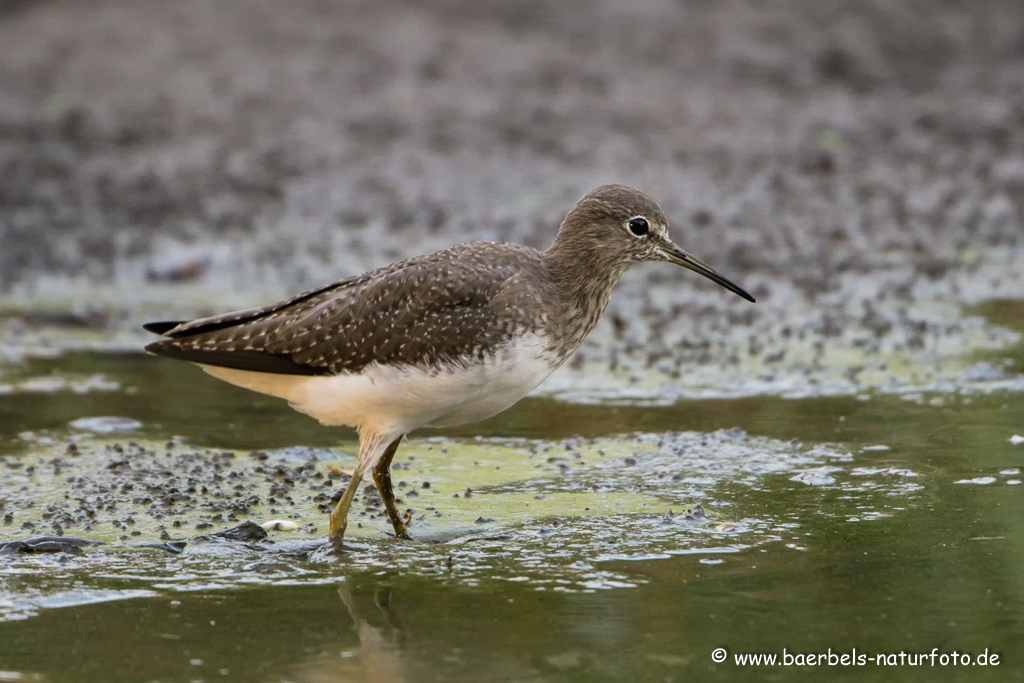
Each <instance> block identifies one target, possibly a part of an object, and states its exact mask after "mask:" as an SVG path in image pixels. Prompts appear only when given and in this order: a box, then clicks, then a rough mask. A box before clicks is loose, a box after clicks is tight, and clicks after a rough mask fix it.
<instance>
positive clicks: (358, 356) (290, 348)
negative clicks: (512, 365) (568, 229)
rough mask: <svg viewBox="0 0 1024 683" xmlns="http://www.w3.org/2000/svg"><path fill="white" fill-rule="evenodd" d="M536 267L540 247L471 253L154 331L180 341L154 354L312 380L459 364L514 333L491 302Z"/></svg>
mask: <svg viewBox="0 0 1024 683" xmlns="http://www.w3.org/2000/svg"><path fill="white" fill-rule="evenodd" d="M496 249H497V250H500V252H501V253H500V254H495V250H496ZM495 256H500V258H497V259H496V258H495ZM531 268H539V253H538V252H536V251H533V250H531V249H528V248H525V247H511V246H510V245H495V244H486V243H477V244H470V245H464V246H462V247H455V248H453V249H449V250H447V251H444V252H438V253H436V254H430V255H428V256H422V257H419V258H415V259H410V260H408V261H403V262H400V263H396V264H394V265H392V266H388V267H386V268H382V269H380V270H377V271H372V272H370V273H367V274H366V275H362V276H359V277H356V278H351V279H348V280H342V281H341V282H337V283H334V284H332V285H327V286H325V287H321V288H319V289H316V290H313V291H311V292H306V293H305V294H301V295H299V296H297V297H294V298H292V299H289V300H288V301H284V302H281V303H279V304H275V305H272V306H267V307H265V308H260V309H252V310H249V311H240V312H237V313H228V314H226V315H221V316H215V317H211V318H203V319H200V320H195V321H192V322H187V323H184V324H177V325H172V324H171V323H151V324H150V325H149V326H147V329H150V330H151V331H155V332H159V333H163V334H165V335H167V336H168V337H170V339H165V340H163V341H159V342H155V343H153V344H150V345H149V346H147V347H146V350H147V351H151V352H152V353H156V354H159V355H164V356H169V357H172V358H178V359H181V360H188V361H192V362H196V363H205V364H209V365H219V366H223V367H231V368H238V369H242V370H255V371H259V372H273V373H285V374H305V375H320V374H333V373H337V372H358V371H359V370H361V369H362V368H363V367H365V366H366V365H368V364H369V363H372V362H374V361H377V362H382V363H391V364H409V365H412V364H424V363H436V362H447V363H459V362H460V361H462V360H463V359H464V358H465V357H467V356H473V355H481V354H482V353H483V349H484V348H486V347H487V346H489V345H494V344H496V343H499V342H500V341H502V340H504V339H507V338H508V337H509V336H510V335H511V334H512V333H513V332H514V330H513V328H514V327H515V325H516V321H515V320H514V319H502V320H497V319H495V317H494V316H493V310H492V307H491V304H492V302H493V300H494V298H495V297H496V296H498V295H499V294H501V293H502V291H503V290H504V289H505V287H506V283H507V282H509V281H510V280H512V279H515V276H516V275H517V274H518V273H521V272H523V270H527V269H531ZM502 298H507V296H506V297H502Z"/></svg>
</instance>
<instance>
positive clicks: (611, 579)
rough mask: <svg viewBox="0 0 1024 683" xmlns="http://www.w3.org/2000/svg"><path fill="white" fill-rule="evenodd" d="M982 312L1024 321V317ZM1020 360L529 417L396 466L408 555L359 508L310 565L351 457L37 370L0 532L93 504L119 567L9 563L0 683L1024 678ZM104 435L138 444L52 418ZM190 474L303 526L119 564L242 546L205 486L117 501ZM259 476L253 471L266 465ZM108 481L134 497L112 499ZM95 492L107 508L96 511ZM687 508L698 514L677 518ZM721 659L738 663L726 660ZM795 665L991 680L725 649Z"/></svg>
mask: <svg viewBox="0 0 1024 683" xmlns="http://www.w3.org/2000/svg"><path fill="white" fill-rule="evenodd" d="M982 312H983V313H984V314H985V315H986V316H988V317H990V319H992V320H994V321H996V322H1000V323H1001V324H1005V325H1010V326H1019V323H1017V321H1019V320H1021V319H1024V310H1022V307H1021V305H1020V304H1005V303H1004V304H992V305H990V306H988V307H985V308H983V309H982ZM1022 358H1024V354H1021V352H1020V349H1016V350H1012V351H1010V352H1002V353H999V354H991V353H986V354H985V355H983V356H982V355H979V357H978V358H977V359H975V360H977V361H978V362H979V363H982V362H987V363H994V364H999V366H1000V367H1002V368H1003V372H1002V373H1001V377H1000V378H999V379H998V380H997V379H993V380H992V381H985V378H980V381H976V382H970V383H964V384H962V385H959V386H955V387H951V388H950V390H949V391H945V392H933V393H918V392H913V393H905V394H900V393H892V394H872V395H870V396H861V397H856V396H850V397H829V398H811V399H802V400H787V399H781V398H772V397H758V398H748V399H739V400H717V401H691V402H682V403H678V404H675V405H672V406H640V405H637V406H623V405H616V406H602V405H573V404H566V403H560V402H557V401H553V400H549V399H530V400H527V401H524V402H522V403H521V404H520V405H518V406H516V407H515V408H513V409H512V410H510V411H508V412H506V413H504V414H503V415H501V416H498V417H496V418H494V419H492V420H490V421H488V422H486V423H481V424H478V425H471V426H468V427H466V428H462V429H460V430H450V431H447V432H424V433H421V434H418V435H414V437H413V438H412V439H411V440H410V441H409V443H407V444H406V445H405V446H404V447H403V449H402V450H400V451H399V456H398V458H397V459H396V463H398V462H401V469H400V470H397V471H396V473H395V477H396V480H405V485H402V484H400V485H399V489H400V492H399V496H400V497H403V492H405V496H406V499H405V502H404V504H405V505H407V506H408V507H410V508H412V509H414V510H415V512H416V515H417V516H416V517H415V518H414V521H413V524H412V526H411V529H410V530H411V532H412V533H413V535H414V536H416V537H417V538H418V539H419V542H415V543H402V542H397V541H395V540H394V539H391V538H389V536H388V535H387V532H388V531H389V529H388V525H387V523H386V521H385V520H384V519H382V518H380V517H379V516H377V515H376V514H375V513H374V512H373V510H372V506H367V507H366V508H363V507H362V506H357V507H359V510H358V511H356V512H357V514H356V515H355V516H354V521H357V522H358V523H359V524H360V525H361V526H359V527H358V528H356V529H354V530H353V534H352V542H353V545H354V546H355V550H354V551H353V552H351V553H350V554H349V555H347V556H346V557H343V558H340V559H334V560H329V561H322V562H310V561H307V560H306V559H305V557H304V556H303V555H302V554H301V553H299V552H298V551H297V550H296V549H297V548H300V547H305V546H309V545H311V544H313V543H314V542H315V541H316V539H318V538H320V536H321V535H322V534H323V530H324V527H325V524H324V519H323V516H322V514H320V513H319V512H318V511H317V507H316V505H315V504H314V503H313V502H311V500H312V498H311V497H312V495H313V493H314V492H315V491H316V490H318V488H317V487H318V486H319V487H322V485H323V478H322V476H321V475H322V473H323V472H325V471H326V470H327V467H328V466H336V467H338V468H342V469H344V468H345V467H346V466H347V464H350V463H351V461H352V459H353V456H354V445H355V444H354V441H352V439H351V435H349V434H344V435H339V433H338V431H337V430H329V429H325V428H322V427H319V426H318V425H316V424H314V423H313V422H312V421H310V420H308V419H307V418H304V417H302V416H299V415H296V414H294V413H293V412H292V411H290V410H289V409H287V408H286V407H284V406H283V405H281V404H279V403H278V402H276V401H272V400H269V399H264V398H262V397H259V396H254V395H252V394H249V393H247V392H243V391H240V390H236V389H234V388H232V387H228V386H226V385H222V384H220V383H217V382H215V381H213V380H211V379H209V378H207V377H206V376H205V375H203V374H202V373H201V372H199V371H198V370H195V369H193V368H191V367H188V366H185V365H183V364H178V363H173V362H163V361H158V360H155V359H152V358H147V357H144V356H141V355H113V354H111V355H101V354H70V355H64V356H61V357H58V358H54V359H49V360H35V361H31V362H30V363H28V364H25V365H22V366H17V367H14V368H10V369H7V370H6V373H7V374H6V375H5V376H4V377H3V378H2V379H3V381H4V382H5V383H6V384H7V385H8V386H11V387H13V388H14V389H13V390H12V392H11V393H9V394H8V395H0V458H2V460H0V465H3V467H0V482H2V485H3V488H2V489H0V490H2V491H3V493H2V494H0V495H2V498H0V518H3V516H4V515H5V514H7V515H10V516H11V519H10V521H6V520H4V521H0V542H2V541H5V540H14V539H24V538H27V537H29V536H33V535H40V534H45V533H52V532H53V529H52V528H51V525H52V524H53V523H54V519H55V518H54V517H53V516H52V515H51V516H49V517H47V516H46V515H47V507H46V506H47V504H51V505H55V506H57V507H58V508H59V507H60V506H61V505H64V504H65V503H67V506H68V507H67V509H68V510H72V511H73V510H74V509H75V506H76V505H84V504H86V503H87V504H88V505H92V506H94V510H93V511H94V513H95V514H94V515H93V517H92V518H91V519H90V521H89V522H88V525H86V524H83V523H82V522H80V521H75V520H74V515H73V514H72V515H70V516H69V517H68V518H67V519H70V520H71V521H70V522H69V523H68V524H67V525H66V526H65V527H63V528H62V530H63V531H64V532H65V533H67V534H68V535H71V536H81V537H85V538H94V539H100V540H104V541H108V542H109V543H110V545H108V546H101V547H96V548H90V549H88V550H87V552H86V553H85V554H84V555H80V556H68V555H62V554H54V555H51V554H36V555H16V556H12V557H0V618H2V619H3V620H4V621H3V622H2V623H0V680H47V681H63V680H69V681H70V680H74V681H138V680H162V681H172V680H173V681H178V680H180V681H191V680H239V681H320V680H324V681H326V680H389V681H402V680H409V681H421V680H509V681H535V680H536V681H541V680H566V681H573V680H580V681H584V680H586V681H591V680H630V681H632V680H643V681H647V680H650V681H672V680H675V681H681V680H692V679H697V680H705V679H707V680H763V679H765V678H778V679H781V680H789V679H791V678H794V677H800V676H801V675H803V676H804V677H806V678H809V679H821V678H826V677H827V678H829V679H835V680H887V681H888V680H923V679H926V678H928V679H936V678H937V679H942V680H964V679H967V678H969V679H970V680H999V681H1005V680H1021V679H1022V678H1024V673H1022V671H1024V659H1022V657H1021V655H1020V648H1019V644H1020V642H1022V637H1024V578H1022V577H1024V574H1022V573H1021V572H1020V569H1019V568H1020V566H1021V564H1022V560H1024V557H1022V556H1024V546H1022V540H1024V521H1022V519H1024V518H1022V515H1021V495H1024V486H1021V485H1020V482H1021V480H1024V476H1022V475H1021V470H1022V466H1024V445H1014V444H1013V443H1011V441H1010V438H1011V437H1012V436H1013V435H1015V434H1024V401H1022V400H1021V394H1020V393H1019V392H1016V391H1013V390H1011V389H1012V387H1014V386H1016V385H1015V384H1014V381H1015V380H1016V379H1017V378H1019V375H1020V373H1021V372H1022V371H1024V363H1022ZM110 415H113V416H120V417H123V418H129V419H130V420H134V421H137V423H138V425H139V426H138V428H135V429H131V427H132V424H131V423H130V422H127V421H125V422H121V423H105V422H102V421H101V422H99V423H96V424H92V425H90V424H89V423H85V425H84V426H85V427H90V426H91V427H92V428H93V429H97V428H99V427H102V426H103V425H110V426H112V427H121V428H128V429H130V431H127V432H117V431H115V432H112V433H105V434H96V433H94V432H90V431H88V430H86V429H81V428H78V429H76V428H73V427H71V426H69V425H70V423H71V422H73V421H75V420H79V419H81V418H88V417H96V416H110ZM76 424H78V425H79V426H80V427H81V426H82V423H76ZM581 435H584V436H585V437H586V438H580V436H581ZM175 437H181V438H175ZM168 441H172V443H171V444H170V445H169V446H168V445H167V442H168ZM129 442H131V443H133V444H134V445H129ZM70 443H74V444H75V448H76V449H77V450H78V454H77V455H69V454H68V445H69V444H70ZM253 449H259V450H260V451H262V452H264V453H265V460H259V459H258V458H257V459H254V458H253V456H252V454H251V453H250V451H251V450H253ZM225 450H230V451H231V452H232V453H234V456H233V457H231V458H227V457H226V456H221V455H220V454H221V453H222V452H223V451H225ZM55 461H59V465H55ZM184 463H187V467H198V468H199V469H198V470H195V472H194V476H195V477H199V478H200V479H202V477H204V476H207V475H208V474H209V467H210V466H211V463H219V464H220V465H221V466H222V469H220V470H218V472H219V473H221V474H223V478H224V479H225V480H226V479H228V478H230V477H231V476H232V474H231V473H235V474H236V475H237V476H238V477H239V478H244V477H247V476H251V479H246V480H245V484H244V487H245V488H246V493H247V494H248V493H251V494H254V495H258V496H259V497H261V501H260V502H259V503H256V504H253V505H252V506H251V507H249V508H247V509H246V510H245V511H244V513H241V512H240V513H239V514H238V515H236V516H238V517H239V518H240V519H245V518H248V517H251V518H253V519H254V521H256V522H262V521H265V520H266V519H268V518H271V517H273V516H281V517H286V518H288V517H294V518H295V519H296V521H297V522H299V523H300V524H301V525H302V528H301V529H300V530H299V531H298V532H296V533H294V534H291V535H289V534H285V533H283V532H275V533H274V534H272V537H271V540H272V541H274V543H269V542H268V543H264V544H262V546H260V547H251V548H248V547H243V546H241V545H240V544H220V543H217V542H214V541H206V542H203V541H193V542H192V543H190V544H189V545H188V546H187V547H186V551H185V552H184V553H182V554H180V555H174V554H171V553H168V552H166V551H163V550H158V549H140V548H138V547H136V546H138V545H139V544H142V543H144V542H147V541H154V542H159V541H160V538H159V536H158V534H159V533H160V531H161V530H164V531H170V532H171V533H170V536H171V537H172V538H183V539H184V538H189V537H190V536H195V535H196V534H199V533H202V530H201V529H196V528H195V527H196V525H197V524H199V525H202V524H211V525H212V528H210V530H211V531H213V530H216V529H217V528H225V527H227V526H230V523H229V520H228V519H225V518H223V517H222V518H221V520H220V522H215V521H210V520H212V519H213V518H214V515H215V514H216V511H214V510H212V509H210V508H209V507H204V505H206V504H207V503H208V500H209V499H212V498H213V497H214V496H213V493H208V494H207V496H205V497H204V496H203V495H202V494H201V493H200V494H197V495H195V496H194V497H193V499H192V502H191V503H190V504H179V505H178V506H177V507H175V506H170V507H168V508H167V509H166V510H164V511H163V512H165V513H166V516H161V515H157V514H152V513H151V510H152V508H151V507H147V505H149V504H142V503H134V502H133V500H132V497H133V495H134V493H132V492H128V493H126V492H125V491H126V489H124V488H123V487H124V484H125V483H126V482H135V485H139V484H138V482H143V481H149V480H148V479H146V477H155V478H156V480H159V479H160V477H161V476H164V475H161V472H166V473H167V474H166V477H172V476H185V474H183V472H182V471H173V472H172V469H173V468H176V467H177V468H181V469H184V468H186V464H184ZM204 463H205V465H204ZM257 463H259V464H257ZM307 463H311V466H310V469H309V470H308V473H309V476H308V477H305V476H303V477H297V481H296V482H295V484H294V486H293V487H292V488H291V489H290V490H289V494H288V495H289V497H290V498H291V499H292V500H291V502H288V501H285V500H284V499H283V498H282V499H280V500H277V502H275V503H271V502H269V495H270V494H268V493H267V492H266V487H268V486H272V485H273V480H274V476H273V474H272V470H273V467H276V466H280V467H282V468H286V469H287V468H291V470H297V471H299V472H303V471H305V470H302V469H301V468H302V467H304V466H305V465H306V464H307ZM260 466H262V467H263V468H264V469H265V470H268V468H269V471H271V474H268V475H266V477H263V476H256V475H255V474H253V473H254V472H255V471H256V468H257V467H260ZM29 468H31V472H29V471H28V470H29ZM162 468H169V469H162ZM314 471H316V472H319V473H321V474H320V475H316V476H314V475H313V474H312V473H313V472H314ZM104 477H108V478H109V479H104ZM133 477H134V478H133ZM69 478H70V479H69ZM267 480H269V481H270V483H268V481H267ZM104 482H107V483H109V484H110V486H115V485H116V486H119V487H121V488H115V489H112V490H111V491H107V492H106V493H101V492H100V488H102V487H103V486H104V485H105V484H104ZM423 482H429V483H430V487H429V488H423ZM90 486H91V487H93V488H89V487H90ZM212 486H213V484H211V487H212ZM467 488H470V489H471V495H470V496H468V497H467V496H466V495H465V493H466V489H467ZM128 491H133V492H137V491H136V489H128ZM409 491H415V493H416V495H415V496H414V497H413V496H411V495H410V494H409V493H408V492H409ZM104 495H116V496H119V499H118V505H117V506H115V509H114V510H113V511H109V510H107V509H105V508H104V507H103V506H101V505H99V501H101V499H102V497H103V496H104ZM226 495H231V494H230V493H228V494H226ZM456 495H457V497H456ZM76 498H77V499H78V501H77V502H76ZM82 501H85V503H82ZM698 504H700V506H701V508H702V510H703V514H701V512H699V511H698V512H691V513H690V514H687V511H688V510H692V509H693V508H694V507H695V506H697V505H698ZM190 505H191V507H190ZM438 515H440V516H438ZM127 517H131V518H132V519H133V522H132V523H131V524H130V525H127V526H126V525H125V524H124V523H123V522H124V520H125V518H127ZM171 520H177V521H179V522H181V524H180V526H177V527H174V526H172V524H171ZM26 523H27V524H30V525H31V526H30V527H25V526H23V525H24V524H26ZM431 540H435V541H443V542H434V543H432V542H427V541H431ZM719 647H722V648H725V649H726V650H727V653H728V657H727V660H726V661H725V662H722V663H715V662H713V661H712V652H713V650H715V648H719ZM784 648H785V649H786V651H787V652H788V653H789V654H790V655H793V654H801V653H802V654H804V655H806V654H808V653H826V654H827V653H828V651H829V650H831V652H832V653H834V654H836V655H837V657H838V656H839V655H842V654H849V653H852V652H853V650H854V649H856V652H857V653H859V654H866V655H867V656H871V657H873V656H874V655H876V654H879V653H886V654H895V655H896V656H898V655H899V653H900V652H901V651H902V652H906V653H908V654H917V653H921V652H924V653H931V652H932V651H933V649H934V648H938V651H937V652H938V654H939V655H942V654H946V655H949V654H951V653H953V652H954V651H956V652H957V653H965V652H966V653H970V654H971V655H977V654H979V653H983V652H985V651H986V650H987V651H988V652H989V653H996V654H998V655H999V657H1000V659H999V663H998V664H997V665H994V666H993V665H988V666H970V667H966V666H965V665H964V664H962V663H961V664H958V665H957V666H952V665H948V666H945V667H943V666H941V665H940V664H941V662H940V660H938V659H937V660H936V662H935V664H934V665H932V664H931V663H930V660H925V663H924V664H923V665H918V666H910V665H903V666H895V667H893V666H884V667H883V666H879V665H877V664H876V663H875V662H874V661H869V662H866V663H865V664H864V665H863V666H841V665H836V666H829V665H827V664H824V665H821V666H791V667H782V666H775V667H767V668H766V667H764V666H741V665H739V664H737V663H736V661H735V660H734V659H733V656H734V655H736V654H744V653H775V654H778V655H779V656H780V657H781V656H782V654H783V649H784ZM826 661H827V660H826ZM904 661H906V660H904ZM894 663H895V661H894ZM967 668H969V669H970V670H969V671H965V669H967Z"/></svg>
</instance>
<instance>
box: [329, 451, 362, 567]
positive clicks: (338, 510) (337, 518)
mask: <svg viewBox="0 0 1024 683" xmlns="http://www.w3.org/2000/svg"><path fill="white" fill-rule="evenodd" d="M362 478H363V473H362V471H361V470H359V469H358V468H357V469H356V471H355V472H353V473H352V478H351V479H350V480H349V482H348V488H346V489H345V493H343V494H342V495H341V500H339V501H338V504H337V505H335V506H334V510H333V511H332V512H331V533H330V541H331V545H333V546H334V549H335V550H337V551H341V550H342V540H343V539H344V537H345V529H347V528H348V509H349V508H350V507H351V506H352V499H353V498H355V496H356V491H358V490H359V482H360V481H361V480H362Z"/></svg>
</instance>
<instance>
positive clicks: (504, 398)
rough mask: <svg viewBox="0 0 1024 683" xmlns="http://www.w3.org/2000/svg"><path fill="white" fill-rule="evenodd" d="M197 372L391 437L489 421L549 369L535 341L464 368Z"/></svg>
mask: <svg viewBox="0 0 1024 683" xmlns="http://www.w3.org/2000/svg"><path fill="white" fill-rule="evenodd" d="M200 367H202V368H203V370H205V371H206V372H208V373H209V374H211V375H213V376H214V377H216V378H218V379H222V380H224V381H226V382H230V383H231V384H235V385H237V386H240V387H244V388H246V389H250V390H252V391H257V392H260V393H263V394H269V395H270V396H277V397H280V398H283V399H286V400H287V401H288V402H289V403H290V404H291V406H292V407H293V408H295V409H296V410H298V411H300V412H303V413H305V414H307V415H310V416H312V417H314V418H316V419H317V420H319V421H320V422H321V423H323V424H325V425H348V426H350V427H355V428H357V429H359V430H360V431H364V430H370V431H379V432H382V433H384V432H386V433H398V434H405V433H407V432H410V431H412V430H413V429H417V428H419V427H450V426H453V425H460V424H465V423H467V422H475V421H477V420H483V419H485V418H488V417H490V416H492V415H495V414H497V413H500V412H501V411H502V410H505V409H506V408H508V407H509V406H511V405H512V404H514V403H515V402H516V401H518V400H519V399H521V398H522V397H524V396H526V394H528V393H530V391H532V390H533V389H534V388H535V387H536V386H537V385H538V384H540V383H541V382H543V381H544V379H545V378H547V376H548V375H550V374H551V373H552V371H554V369H555V368H554V366H553V365H552V363H551V361H550V355H549V354H548V352H547V345H546V344H545V343H544V341H543V339H542V338H540V337H537V336H532V337H528V338H521V339H517V340H516V341H515V342H513V343H510V344H509V345H507V346H506V347H504V348H503V349H502V350H501V351H499V352H498V353H497V354H494V356H493V357H491V358H488V360H487V361H486V362H484V363H480V364H473V365H470V366H469V367H468V368H465V369H463V368H457V369H442V370H430V369H426V368H421V367H410V366H405V367H394V366H383V365H376V364H375V365H369V366H367V367H366V368H364V369H363V370H362V371H361V372H359V373H358V374H349V373H342V374H339V375H332V376H328V377H311V376H303V375H280V374H270V373H260V372H251V371H248V370H235V369H232V368H222V367H217V366H211V365H201V366H200Z"/></svg>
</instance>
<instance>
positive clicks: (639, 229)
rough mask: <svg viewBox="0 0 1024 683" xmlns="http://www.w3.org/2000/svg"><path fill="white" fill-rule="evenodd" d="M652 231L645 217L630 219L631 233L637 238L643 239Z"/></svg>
mask: <svg viewBox="0 0 1024 683" xmlns="http://www.w3.org/2000/svg"><path fill="white" fill-rule="evenodd" d="M650 229H651V226H650V225H649V224H648V223H647V219H646V218H644V217H643V216H637V217H636V218H630V219H629V231H630V232H631V233H633V234H634V235H636V236H637V237H643V236H644V235H646V234H647V233H648V232H649V231H650Z"/></svg>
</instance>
